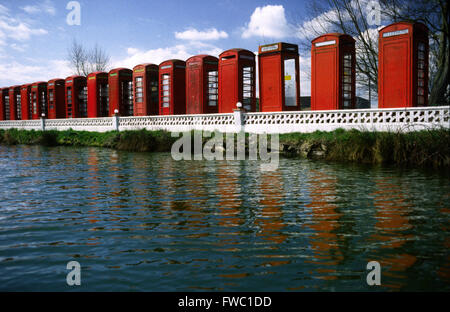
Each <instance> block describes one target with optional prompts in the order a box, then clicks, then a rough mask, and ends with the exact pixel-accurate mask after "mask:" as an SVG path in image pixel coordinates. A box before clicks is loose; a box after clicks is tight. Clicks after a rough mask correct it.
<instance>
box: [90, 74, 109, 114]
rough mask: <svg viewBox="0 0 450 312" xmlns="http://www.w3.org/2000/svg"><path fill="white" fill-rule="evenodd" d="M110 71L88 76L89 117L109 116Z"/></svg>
mask: <svg viewBox="0 0 450 312" xmlns="http://www.w3.org/2000/svg"><path fill="white" fill-rule="evenodd" d="M108 93H109V91H108V73H105V72H95V73H90V74H89V75H88V76H87V95H88V118H95V117H108V116H109V94H108Z"/></svg>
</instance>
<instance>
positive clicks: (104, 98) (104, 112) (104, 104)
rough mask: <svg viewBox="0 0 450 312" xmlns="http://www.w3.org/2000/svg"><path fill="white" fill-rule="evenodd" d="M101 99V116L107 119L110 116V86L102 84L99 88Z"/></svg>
mask: <svg viewBox="0 0 450 312" xmlns="http://www.w3.org/2000/svg"><path fill="white" fill-rule="evenodd" d="M99 89H100V90H99V97H100V116H101V117H106V116H109V97H108V93H109V91H108V84H107V83H102V84H100V88H99Z"/></svg>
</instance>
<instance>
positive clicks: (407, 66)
mask: <svg viewBox="0 0 450 312" xmlns="http://www.w3.org/2000/svg"><path fill="white" fill-rule="evenodd" d="M378 40H379V41H378V107H379V108H395V107H413V106H426V105H428V49H429V47H428V29H427V27H426V26H425V25H424V24H422V23H409V22H399V23H394V24H391V25H389V26H386V27H384V28H383V29H381V30H380V32H379V39H378Z"/></svg>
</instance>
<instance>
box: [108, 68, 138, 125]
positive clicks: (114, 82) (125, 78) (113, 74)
mask: <svg viewBox="0 0 450 312" xmlns="http://www.w3.org/2000/svg"><path fill="white" fill-rule="evenodd" d="M108 84H109V115H110V116H113V115H114V110H116V109H117V110H118V111H119V114H120V115H121V116H133V71H132V70H131V69H128V68H116V69H113V70H111V71H110V72H109V78H108Z"/></svg>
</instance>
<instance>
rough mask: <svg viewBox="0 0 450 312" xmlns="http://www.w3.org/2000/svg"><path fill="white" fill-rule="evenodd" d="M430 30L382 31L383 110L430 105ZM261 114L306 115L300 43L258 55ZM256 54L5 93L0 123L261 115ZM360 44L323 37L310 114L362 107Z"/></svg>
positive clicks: (315, 58)
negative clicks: (291, 112)
mask: <svg viewBox="0 0 450 312" xmlns="http://www.w3.org/2000/svg"><path fill="white" fill-rule="evenodd" d="M428 53H429V44H428V29H427V27H426V26H425V25H424V24H422V23H411V22H399V23H394V24H391V25H389V26H386V27H384V28H383V29H381V30H380V31H379V62H378V63H379V64H378V66H379V68H378V76H379V77H378V97H379V105H378V106H379V107H380V108H394V107H411V106H426V105H427V104H428V71H429V68H428V66H429V65H428V62H429V60H428ZM258 65H259V66H258V68H259V69H258V71H259V87H260V107H259V110H260V111H262V112H270V111H289V110H300V82H299V81H300V79H299V77H300V74H299V72H300V71H299V53H298V46H297V45H294V44H288V43H283V42H280V43H274V44H268V45H262V46H260V47H259V53H258ZM255 68H256V62H255V54H254V53H253V52H251V51H248V50H244V49H231V50H227V51H224V52H223V53H221V54H220V55H219V58H216V57H214V56H210V55H196V56H193V57H191V58H189V59H188V60H187V61H186V62H184V61H182V60H168V61H164V62H162V63H161V64H160V65H159V66H158V65H155V64H140V65H137V66H135V67H134V68H133V70H130V69H126V68H116V69H113V70H111V71H110V72H109V73H105V72H96V73H91V74H89V76H88V77H87V78H86V77H82V76H71V77H68V78H66V79H65V80H63V79H53V80H50V81H49V82H48V83H47V82H36V83H33V84H31V85H23V86H12V87H8V88H3V89H0V120H5V119H6V120H8V119H11V120H15V119H30V118H32V119H37V118H40V117H41V116H42V115H44V116H46V117H48V118H63V117H66V118H84V117H106V116H112V115H113V114H115V112H116V111H117V112H118V113H119V114H120V115H121V116H147V115H157V114H160V115H171V114H185V113H187V114H205V113H230V112H232V111H233V109H235V108H236V103H237V102H241V103H242V104H243V108H244V109H245V110H246V111H249V112H254V111H256V95H255V93H256V92H255V91H256V83H255ZM355 77H356V53H355V40H354V39H353V38H352V37H351V36H349V35H346V34H340V33H330V34H324V35H322V36H319V37H317V38H316V39H314V40H313V41H312V46H311V109H312V110H334V109H352V108H355V103H356V93H355V92H356V78H355Z"/></svg>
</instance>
